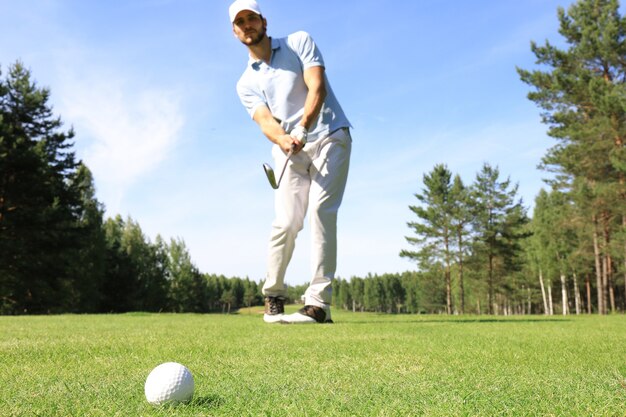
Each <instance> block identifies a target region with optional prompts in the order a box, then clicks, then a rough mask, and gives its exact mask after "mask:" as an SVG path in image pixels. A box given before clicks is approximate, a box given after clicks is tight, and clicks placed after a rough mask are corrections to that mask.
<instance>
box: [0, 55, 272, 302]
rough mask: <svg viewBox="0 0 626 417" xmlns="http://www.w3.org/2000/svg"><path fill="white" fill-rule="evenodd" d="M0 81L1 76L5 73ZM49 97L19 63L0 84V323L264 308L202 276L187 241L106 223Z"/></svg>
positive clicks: (242, 282) (253, 292)
mask: <svg viewBox="0 0 626 417" xmlns="http://www.w3.org/2000/svg"><path fill="white" fill-rule="evenodd" d="M0 75H1V73H0ZM49 99H50V92H49V90H48V89H46V88H40V87H38V86H37V85H36V83H35V82H34V81H33V80H32V79H31V75H30V72H29V71H28V70H27V69H26V68H25V67H24V65H23V64H21V63H19V62H18V63H16V64H15V65H13V66H11V67H10V68H9V72H8V74H7V76H6V77H3V78H2V79H0V314H36V313H62V312H75V313H99V312H126V311H137V310H141V311H173V312H212V311H226V312H227V311H230V310H231V309H235V308H238V307H241V306H246V305H247V306H249V305H256V304H259V303H260V302H261V295H260V291H259V287H258V284H257V283H256V282H254V281H252V280H250V279H248V278H245V279H241V278H237V277H234V278H226V277H224V276H221V275H211V274H203V273H200V271H199V270H198V268H197V267H196V266H195V265H194V264H193V262H192V260H191V257H190V255H189V251H188V249H187V247H186V246H185V243H184V241H183V240H182V239H171V240H170V241H169V242H166V241H164V240H163V239H162V238H161V237H160V236H157V238H156V241H155V242H151V241H150V240H149V239H148V238H147V237H146V236H145V235H144V233H143V232H142V230H141V227H140V226H139V224H138V223H137V222H135V221H134V220H133V219H132V218H128V219H126V220H124V219H122V218H121V217H120V216H116V217H115V218H109V219H106V220H105V219H104V207H103V205H102V204H101V203H100V202H99V201H98V200H97V199H96V197H95V188H94V181H93V177H92V174H91V172H90V170H89V168H88V167H87V166H86V165H85V164H83V163H82V162H80V161H77V160H76V157H75V155H74V152H73V151H72V146H73V142H72V140H73V138H74V131H73V130H72V129H69V130H67V131H64V130H63V129H62V122H61V119H60V118H59V117H55V116H54V115H53V113H52V109H51V106H50V104H49Z"/></svg>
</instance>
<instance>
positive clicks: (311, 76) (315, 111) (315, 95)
mask: <svg viewBox="0 0 626 417" xmlns="http://www.w3.org/2000/svg"><path fill="white" fill-rule="evenodd" d="M303 76H304V83H305V84H306V86H307V89H308V93H307V96H306V100H305V102H304V114H303V115H302V120H301V121H300V125H301V126H303V127H304V128H305V129H307V130H308V129H309V127H311V125H312V124H313V121H314V120H316V119H317V117H318V116H319V113H320V110H321V109H322V105H323V104H324V100H325V99H326V82H325V79H324V67H322V66H316V67H311V68H307V69H306V70H304V74H303ZM253 119H254V121H255V122H256V123H257V124H258V125H259V127H260V128H261V131H262V132H263V134H264V135H265V136H266V137H267V138H268V139H269V140H271V141H272V142H274V143H275V144H277V145H278V146H280V147H281V149H282V150H283V151H285V152H288V151H289V150H290V149H291V147H292V146H293V145H294V144H295V145H296V149H295V153H297V152H299V151H300V150H301V149H302V147H303V146H304V144H303V143H301V142H300V141H299V140H298V139H296V138H294V137H292V136H290V135H289V134H288V133H287V132H285V129H283V127H282V126H281V125H280V123H278V122H277V121H276V119H275V118H274V116H273V115H272V112H271V111H270V109H269V108H268V107H267V106H259V107H258V108H257V109H256V111H255V112H254V117H253Z"/></svg>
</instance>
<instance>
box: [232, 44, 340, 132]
mask: <svg viewBox="0 0 626 417" xmlns="http://www.w3.org/2000/svg"><path fill="white" fill-rule="evenodd" d="M271 43H272V57H271V59H270V64H269V65H268V64H266V63H265V62H264V61H262V60H258V61H257V60H254V59H252V58H250V60H249V61H248V66H247V67H246V70H245V71H244V73H243V75H242V76H241V78H240V79H239V81H238V82H237V94H239V99H240V100H241V103H242V104H243V105H244V107H245V108H246V110H247V111H248V114H250V117H253V116H254V112H255V111H256V110H257V108H258V107H259V106H261V105H267V107H268V108H269V109H270V111H271V112H272V115H273V116H274V117H275V118H276V119H278V120H279V121H280V122H281V125H282V126H283V128H284V129H285V131H286V132H290V131H291V129H292V128H293V127H294V126H296V125H297V124H298V122H299V121H300V119H302V113H303V112H304V102H305V100H306V96H307V92H308V90H307V88H306V85H305V83H304V77H303V72H304V70H305V69H307V68H311V67H315V66H322V67H323V66H324V60H323V58H322V55H321V54H320V51H319V50H318V48H317V46H316V45H315V42H313V39H312V38H311V36H310V35H309V34H308V33H306V32H296V33H293V34H291V35H289V36H287V37H286V38H279V39H274V38H271ZM324 77H325V81H326V93H327V94H326V100H324V104H323V105H322V109H321V110H320V114H319V117H318V118H317V121H315V122H314V123H313V124H312V125H311V126H310V127H309V134H308V138H307V140H308V141H309V142H314V141H315V140H317V139H319V138H324V137H327V136H328V135H329V134H330V133H332V132H334V131H335V130H337V129H340V128H342V127H350V122H349V121H348V119H347V118H346V115H345V114H344V112H343V110H342V108H341V106H340V105H339V102H338V101H337V99H336V98H335V94H334V93H333V90H332V88H331V87H330V84H329V82H328V78H327V77H326V75H325V74H324Z"/></svg>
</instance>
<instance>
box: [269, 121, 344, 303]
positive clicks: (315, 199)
mask: <svg viewBox="0 0 626 417" xmlns="http://www.w3.org/2000/svg"><path fill="white" fill-rule="evenodd" d="M351 150H352V138H351V137H350V131H349V130H348V129H339V130H337V131H335V132H333V133H332V134H331V135H330V136H328V137H327V138H324V139H318V140H317V141H315V142H313V143H308V144H306V145H305V147H304V149H303V150H302V151H300V152H299V153H298V154H297V155H294V156H292V157H291V160H290V162H289V164H288V165H287V169H286V170H285V174H284V177H283V179H282V182H281V183H280V187H279V189H278V190H276V192H275V201H274V204H275V210H276V217H275V219H274V221H273V223H272V232H271V235H270V242H269V254H268V270H267V276H266V280H265V285H264V286H263V290H262V292H263V295H265V296H272V297H276V296H285V295H286V288H285V284H284V281H285V273H286V271H287V266H288V265H289V261H290V260H291V256H292V255H293V251H294V248H295V243H296V237H297V235H298V232H300V230H302V227H303V225H304V218H305V216H306V214H307V210H308V211H309V217H310V227H311V267H312V278H311V282H310V284H309V287H308V289H307V290H306V292H305V304H307V305H314V306H318V307H328V306H329V305H330V302H331V298H332V280H333V279H334V278H335V271H336V269H337V212H338V210H339V206H340V205H341V200H342V198H343V193H344V190H345V188H346V181H347V179H348V170H349V166H350V152H351ZM272 154H273V156H274V166H275V167H276V171H277V172H276V174H277V176H278V175H280V170H281V169H282V167H283V165H284V164H285V160H286V158H287V156H286V155H285V153H284V152H283V151H282V150H281V149H280V148H279V147H278V145H275V146H274V147H273V149H272Z"/></svg>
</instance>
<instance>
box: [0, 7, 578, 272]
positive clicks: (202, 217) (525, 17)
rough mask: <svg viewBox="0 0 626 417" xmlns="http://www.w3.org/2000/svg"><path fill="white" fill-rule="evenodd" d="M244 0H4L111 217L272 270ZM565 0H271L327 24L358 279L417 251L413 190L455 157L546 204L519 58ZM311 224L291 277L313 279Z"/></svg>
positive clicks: (203, 266)
mask: <svg viewBox="0 0 626 417" xmlns="http://www.w3.org/2000/svg"><path fill="white" fill-rule="evenodd" d="M229 4H230V1H229V0H212V1H206V0H177V1H173V0H112V1H107V2H102V1H98V2H96V1H84V0H20V1H14V0H0V11H1V13H2V21H3V22H2V25H0V65H1V68H2V71H3V74H4V73H6V69H7V66H8V65H9V64H11V63H13V62H15V61H16V60H18V59H19V60H21V61H22V62H24V64H25V65H26V66H27V67H29V68H30V70H31V72H32V75H33V77H34V79H35V80H36V81H37V83H38V84H39V85H41V86H46V87H49V88H50V89H51V91H52V104H53V106H54V111H55V114H57V115H59V116H61V118H62V119H63V121H64V122H65V124H66V128H69V127H70V126H73V127H74V128H75V130H76V145H75V149H76V152H77V155H78V157H79V158H80V159H82V160H84V161H85V162H86V164H87V165H88V166H89V167H90V168H91V170H92V171H93V173H94V176H95V182H96V187H97V197H98V199H99V200H100V201H101V202H102V203H104V204H105V206H106V209H107V215H109V216H113V215H115V214H121V215H122V216H124V217H126V216H131V217H132V218H133V219H134V220H136V221H137V222H139V224H140V225H141V227H142V229H143V231H144V233H145V234H146V236H147V237H148V238H149V239H150V240H152V241H154V238H155V237H156V235H157V234H161V235H162V236H163V237H165V238H166V239H169V238H175V237H178V238H182V239H183V240H184V241H185V242H186V243H187V246H188V248H189V250H190V253H191V256H192V259H193V260H194V262H195V264H196V265H197V266H198V268H199V269H200V270H201V271H202V272H208V273H218V274H224V275H226V276H238V277H249V278H251V279H254V280H260V279H261V278H263V276H264V273H265V255H266V242H267V238H268V236H269V231H270V223H271V220H272V217H273V206H272V205H273V196H272V193H273V191H272V189H271V188H270V187H269V185H268V184H267V180H266V178H265V176H264V174H263V170H262V163H263V162H272V161H271V154H270V142H269V141H267V140H266V139H265V138H264V137H263V136H262V135H261V134H260V132H259V130H258V128H257V127H256V125H255V124H254V123H253V122H252V121H251V120H250V119H249V117H248V116H247V114H246V112H245V111H244V109H243V107H242V106H241V104H240V103H239V100H238V98H237V95H236V93H235V83H236V81H237V79H238V78H239V76H240V74H241V72H242V71H243V69H244V67H245V64H246V61H247V51H246V49H245V48H244V46H243V45H241V44H240V43H238V41H236V39H235V38H234V36H233V35H232V31H231V26H230V22H229V20H228V6H229ZM569 4H570V2H566V1H554V0H523V1H517V0H473V1H461V0H457V1H442V0H419V1H400V2H385V1H382V0H362V1H347V0H344V1H336V0H334V1H333V0H316V1H315V2H303V1H294V0H264V1H263V0H260V5H261V9H262V10H263V14H264V15H265V17H266V18H267V19H268V26H269V27H268V32H269V34H270V35H271V36H275V37H280V36H284V35H286V34H288V33H291V32H295V31H297V30H305V31H307V32H309V33H311V34H312V36H313V38H314V39H315V41H316V42H317V44H318V46H319V47H320V49H321V51H322V54H323V56H324V59H325V62H326V67H327V74H328V76H329V79H330V82H331V84H332V87H333V89H334V91H335V93H336V95H337V96H338V99H339V101H340V102H341V104H342V106H343V107H344V110H345V111H346V113H347V115H348V117H349V119H350V120H351V122H352V124H353V125H354V130H353V139H354V143H353V155H352V165H351V171H350V176H349V181H348V187H347V190H346V195H345V198H344V204H343V206H342V208H341V211H340V218H339V268H338V271H337V273H338V275H339V276H341V277H344V278H349V277H351V276H365V275H366V274H367V273H369V272H371V273H385V272H402V271H406V270H411V269H415V266H414V265H413V264H412V263H410V262H408V261H406V260H405V259H401V258H400V257H399V256H398V253H399V252H400V250H401V249H406V248H409V247H408V245H407V244H406V243H405V239H404V237H405V236H407V235H409V234H410V230H409V229H408V228H407V226H406V222H408V221H413V220H414V218H413V216H412V214H411V212H410V211H409V209H408V206H409V205H411V204H415V203H416V202H417V200H416V199H415V197H414V194H415V193H417V192H419V191H420V190H421V189H422V177H423V175H424V173H426V172H429V171H430V170H431V169H432V168H433V166H434V165H435V164H438V163H445V164H447V165H448V168H449V169H450V170H451V171H452V172H454V173H458V174H460V175H461V177H462V178H463V180H464V181H465V182H466V183H467V184H469V183H471V182H472V181H473V179H474V177H475V175H476V173H477V172H478V171H479V170H480V168H481V167H482V165H483V163H484V162H489V163H490V164H492V165H494V166H498V167H499V169H500V173H501V177H502V179H504V178H506V177H510V178H511V180H512V181H513V182H517V183H519V195H520V197H522V198H523V201H524V202H525V204H526V205H527V206H530V205H531V204H532V202H533V200H534V197H535V195H536V194H537V193H538V191H539V189H540V188H541V187H542V186H543V183H542V178H543V177H545V176H546V174H545V173H543V172H541V171H539V170H537V168H536V167H537V164H538V163H539V162H540V159H541V157H542V156H543V155H544V153H545V151H546V150H547V149H548V148H549V147H550V146H552V145H553V144H554V142H553V140H552V139H550V138H549V137H547V135H546V133H545V132H546V126H544V125H542V124H541V120H540V110H539V109H538V108H537V107H536V106H535V105H534V103H532V102H530V101H529V100H528V99H527V98H526V94H527V93H528V91H529V88H528V86H526V85H525V84H523V83H522V82H521V81H520V80H519V77H518V75H517V73H516V71H515V67H516V66H519V67H522V68H525V69H530V68H534V66H535V63H534V56H533V55H532V53H531V51H530V41H531V40H535V41H538V42H539V43H543V42H544V41H545V40H546V39H549V40H550V41H551V42H553V43H556V44H559V43H560V42H561V38H560V35H558V21H557V15H556V11H557V7H558V6H563V7H567V6H568V5H569ZM309 249H310V247H309V232H308V227H307V226H305V229H304V230H303V232H302V233H301V235H300V236H299V238H298V243H297V247H296V253H295V254H294V258H293V260H292V263H291V266H290V269H289V270H288V273H287V282H288V283H291V284H301V283H305V282H308V280H309V278H310V276H309V275H310V273H309V270H310V267H309Z"/></svg>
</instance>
